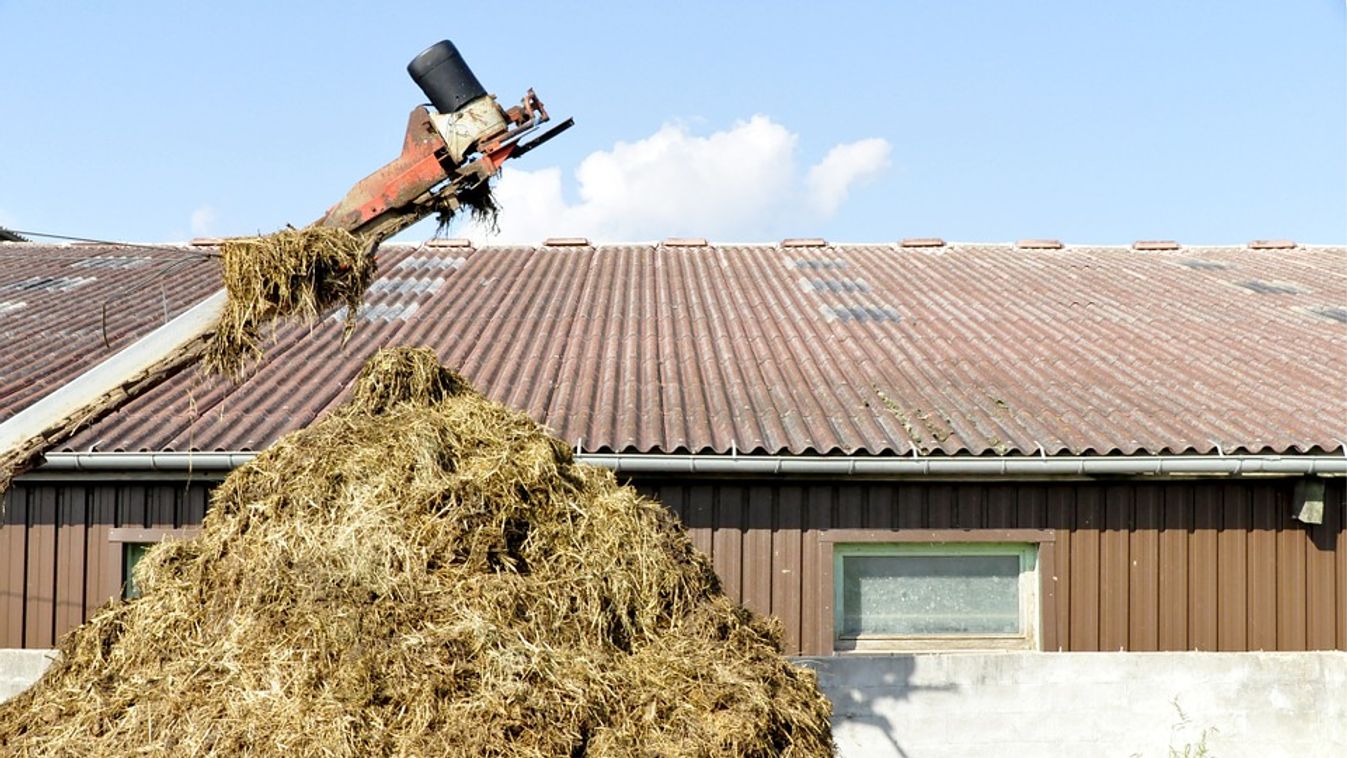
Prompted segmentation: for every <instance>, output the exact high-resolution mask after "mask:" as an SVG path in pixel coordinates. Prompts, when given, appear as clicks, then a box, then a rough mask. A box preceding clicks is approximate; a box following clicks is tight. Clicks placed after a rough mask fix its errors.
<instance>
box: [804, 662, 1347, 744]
mask: <svg viewBox="0 0 1347 758" xmlns="http://www.w3.org/2000/svg"><path fill="white" fill-rule="evenodd" d="M801 662H802V663H804V664H806V665H808V666H810V667H812V668H814V669H816V670H817V671H818V672H819V675H820V684H821V685H822V687H823V689H824V691H825V692H827V694H828V696H829V697H830V698H831V699H832V701H833V707H834V717H833V724H834V735H835V737H836V740H837V745H838V748H839V749H840V750H839V753H840V755H842V756H844V757H846V758H859V757H860V756H865V757H866V758H888V757H894V758H899V757H901V758H940V757H942V756H982V755H987V756H1070V758H1079V757H1080V756H1119V757H1120V758H1129V757H1130V756H1148V757H1149V756H1159V757H1160V758H1167V757H1168V756H1170V755H1175V754H1177V755H1180V756H1184V755H1194V756H1196V755H1209V756H1219V757H1220V758H1237V757H1238V756H1257V757H1258V758H1270V757H1273V756H1296V757H1297V758H1301V757H1309V756H1332V757H1334V758H1342V757H1343V756H1347V653H1343V652H1320V653H986V654H972V653H970V654H945V655H894V656H874V655H865V656H837V657H832V658H809V659H802V660H801ZM1176 704H1177V705H1176ZM1179 709H1182V712H1183V713H1182V715H1181V714H1180V712H1179ZM1185 717H1186V718H1185ZM1204 731H1206V741H1205V744H1206V747H1207V749H1208V752H1207V753H1199V752H1198V746H1199V745H1201V744H1202V742H1203V732H1204ZM1185 748H1187V749H1188V750H1189V752H1188V753H1185V752H1184V750H1185ZM1171 750H1174V751H1177V752H1176V753H1171V752H1170V751H1171Z"/></svg>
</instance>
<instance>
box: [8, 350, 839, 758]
mask: <svg viewBox="0 0 1347 758" xmlns="http://www.w3.org/2000/svg"><path fill="white" fill-rule="evenodd" d="M136 579H137V582H138V583H139V585H140V587H141V588H142V591H143V593H144V594H143V595H142V596H141V597H140V598H138V599H136V600H132V601H129V602H120V601H118V602H114V603H113V604H112V605H110V606H108V607H106V608H104V609H103V610H102V611H100V612H99V613H98V614H97V615H96V616H95V617H94V618H93V619H92V620H90V621H89V622H88V623H87V624H85V625H84V626H82V627H80V628H79V629H77V630H75V631H74V632H72V633H71V634H70V635H68V636H67V637H66V638H65V639H64V640H63V643H62V658H61V659H60V660H59V661H58V662H57V663H56V664H55V665H54V666H53V668H52V670H51V671H50V672H48V674H47V675H46V677H44V678H43V679H42V680H41V681H40V682H39V683H38V684H37V685H36V686H35V687H34V688H32V689H31V690H29V691H27V692H26V693H24V694H22V695H20V696H19V697H18V698H17V699H15V700H13V701H10V702H9V703H6V704H4V705H0V753H4V754H7V755H8V754H19V755H24V754H35V755H71V756H75V755H79V756H85V755H101V756H109V755H128V754H151V755H157V754H162V753H166V754H184V755H195V754H203V753H214V754H222V755H233V754H244V755H280V754H287V755H320V754H321V755H330V756H360V755H424V756H441V755H443V756H549V757H550V756H633V755H638V756H639V755H657V756H774V755H788V756H815V755H830V754H831V753H832V744H831V736H830V730H829V715H830V706H829V704H828V702H827V700H825V699H824V697H823V696H822V695H821V694H820V693H819V692H818V689H817V687H816V683H815V678H814V675H813V674H812V673H811V672H808V671H806V670H803V669H800V668H796V667H795V666H793V665H791V664H790V663H789V661H787V660H786V659H785V658H784V657H783V656H782V655H781V653H780V650H781V648H780V637H779V632H778V629H777V628H776V626H775V625H774V624H773V623H772V622H770V621H766V620H763V619H761V618H757V617H755V616H754V615H752V614H751V613H750V612H748V611H747V610H744V609H743V608H741V607H739V606H737V605H735V604H734V603H732V602H730V600H729V599H728V598H727V597H725V595H724V594H723V593H722V591H721V589H720V587H719V584H718V582H717V579H716V576H715V574H714V573H713V571H712V569H711V567H710V565H709V563H708V561H707V559H706V558H705V557H704V556H703V555H701V554H700V553H698V552H697V551H696V550H695V549H694V548H693V546H692V544H691V542H690V541H689V540H688V538H687V536H686V535H685V533H684V531H683V529H682V528H681V526H680V525H679V524H678V523H677V521H676V519H675V518H674V517H673V516H672V515H670V514H669V513H668V512H667V511H665V510H664V509H663V508H662V507H661V506H659V505H658V504H657V503H654V502H652V501H650V500H647V499H645V498H642V497H641V496H639V495H638V494H636V492H635V491H633V490H632V489H630V488H627V487H623V486H619V485H618V484H617V482H616V481H615V479H614V477H613V475H612V474H611V473H610V472H608V471H606V470H602V469H598V468H592V467H588V466H584V465H581V464H577V463H575V462H574V461H573V460H572V458H571V454H570V451H569V449H568V448H567V446H566V445H565V444H563V443H562V442H561V441H560V440H557V439H555V438H554V437H552V436H550V435H548V434H547V433H546V432H545V431H544V430H543V429H541V428H540V427H539V426H538V425H536V424H535V423H534V422H533V421H531V420H530V419H529V418H528V417H527V416H525V415H523V414H521V413H518V412H515V411H512V410H510V409H508V408H505V407H504V406H501V405H499V404H496V403H493V402H491V401H489V400H487V399H486V398H484V397H483V396H482V395H480V394H478V393H477V392H476V391H475V390H473V389H472V388H470V387H468V386H467V385H466V384H465V383H464V382H463V380H462V379H461V378H460V377H459V376H458V375H457V374H455V373H453V372H452V371H449V370H447V369H444V368H442V367H441V366H440V365H439V363H438V361H437V360H436V359H435V356H434V354H433V353H432V352H430V351H429V350H424V349H406V348H399V349H394V350H388V351H384V352H382V353H380V354H378V355H376V356H375V357H374V358H373V359H372V360H371V361H370V362H369V363H368V364H367V365H366V367H365V369H364V371H363V373H362V374H361V377H360V379H359V381H358V383H357V384H356V386H355V388H354V391H353V393H352V397H351V399H350V401H349V402H348V403H347V404H346V405H345V406H344V407H342V408H340V409H338V410H336V411H334V412H333V413H331V414H329V415H328V416H327V417H325V418H324V419H323V420H321V421H319V422H317V423H315V424H313V425H312V426H310V427H309V428H307V429H303V430H300V431H297V432H295V433H293V434H290V435H288V436H287V437H285V438H284V439H282V440H281V441H280V442H278V443H277V444H276V445H275V446H273V447H272V448H271V449H269V450H268V451H266V452H265V453H263V454H262V455H260V456H258V458H257V459H256V460H255V461H254V462H253V463H251V464H249V465H247V466H244V467H242V468H240V469H238V470H237V471H235V472H234V473H233V474H231V475H230V477H229V478H228V479H227V480H226V481H225V482H224V483H223V484H222V485H221V486H220V487H219V489H218V490H217V491H216V493H215V495H214V500H213V502H212V507H211V510H210V512H209V514H208V515H207V516H206V520H205V524H204V527H203V530H202V533H201V535H200V536H199V537H197V538H195V539H192V540H186V541H179V542H169V543H165V544H163V545H161V546H159V547H157V548H155V549H154V550H152V551H151V552H150V553H149V554H148V555H147V556H146V558H145V559H144V560H143V561H142V563H141V564H140V566H139V567H138V568H137V570H136Z"/></svg>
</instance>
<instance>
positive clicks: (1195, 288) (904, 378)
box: [0, 240, 1347, 455]
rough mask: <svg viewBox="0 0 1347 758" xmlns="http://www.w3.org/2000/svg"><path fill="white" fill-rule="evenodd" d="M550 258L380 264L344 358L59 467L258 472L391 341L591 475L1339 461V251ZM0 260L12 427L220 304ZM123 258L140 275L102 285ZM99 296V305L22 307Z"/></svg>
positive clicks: (272, 365)
mask: <svg viewBox="0 0 1347 758" xmlns="http://www.w3.org/2000/svg"><path fill="white" fill-rule="evenodd" d="M553 242H554V243H555V244H544V245H541V246H530V247H486V248H480V249H478V248H473V247H470V246H467V245H466V244H465V243H463V244H461V245H455V244H454V243H452V242H450V243H440V244H439V245H435V246H385V248H384V249H383V250H382V252H381V261H380V264H381V265H380V270H381V276H380V278H379V280H378V281H377V282H376V283H375V285H374V286H373V288H372V289H371V291H370V293H369V296H368V299H367V304H366V308H365V309H364V311H363V312H362V313H361V314H360V326H359V328H358V329H357V330H356V332H355V334H354V336H353V337H352V339H351V340H350V342H348V343H347V344H346V345H344V346H343V345H341V344H340V333H341V330H342V323H341V320H340V318H339V314H334V315H333V316H331V317H329V318H327V319H326V320H324V321H323V322H322V323H321V324H319V325H318V326H317V327H314V328H310V327H307V326H289V327H284V328H282V329H281V330H279V332H278V335H277V342H276V344H275V345H274V346H272V347H271V348H270V349H269V350H268V356H267V359H266V361H265V362H264V363H263V364H262V365H261V366H260V367H259V369H258V371H257V372H256V374H254V375H253V376H252V377H251V378H250V379H248V380H247V381H245V382H243V383H242V384H240V385H237V386H235V385H231V384H228V383H224V382H220V381H216V380H203V379H202V378H200V377H199V376H197V375H196V373H195V372H194V371H188V372H184V373H183V374H181V375H179V376H178V377H176V378H174V379H172V380H170V381H168V382H166V383H165V384H163V385H161V386H159V387H158V388H156V389H155V390H152V391H151V392H149V393H148V394H146V395H144V396H142V397H141V398H139V399H137V400H135V401H133V402H132V403H130V404H129V405H127V406H126V407H125V408H123V409H122V410H121V411H120V412H118V413H116V414H114V415H113V416H111V417H109V418H108V419H106V420H104V421H103V422H101V423H99V424H97V425H96V426H94V427H93V428H91V429H89V430H87V431H85V432H83V433H81V434H79V435H78V436H76V437H75V438H73V439H72V440H70V442H69V444H68V445H67V447H66V449H68V450H80V451H84V450H99V451H143V450H152V451H158V450H179V451H181V450H257V449H261V448H263V447H266V446H267V445H268V444H270V443H271V442H272V441H274V440H275V439H276V438H277V437H278V436H279V435H281V434H283V433H285V432H287V431H289V430H292V429H295V428H298V427H300V426H302V425H304V424H306V423H308V422H309V421H311V420H312V419H313V418H315V417H316V416H318V415H319V414H321V413H323V412H324V411H325V410H326V409H328V408H331V407H332V406H333V405H334V404H336V403H337V402H339V401H340V399H341V397H342V395H343V393H344V391H345V390H346V388H347V387H348V385H349V384H350V382H351V380H352V379H353V378H354V376H355V374H356V372H357V371H358V369H359V367H360V364H361V362H362V361H363V359H364V358H365V357H366V356H368V355H369V354H371V353H372V352H373V351H374V350H376V349H378V348H379V347H382V346H384V345H395V344H396V345H429V346H431V347H433V348H434V349H435V350H436V351H437V352H438V353H439V354H440V357H441V358H442V359H443V360H444V362H445V363H447V364H448V365H451V366H454V367H456V368H458V369H459V370H461V371H462V372H463V373H464V374H465V375H466V376H467V377H468V378H469V379H470V380H471V381H472V382H473V383H475V384H476V385H477V386H478V387H479V388H481V389H482V390H483V391H485V392H486V393H487V394H488V395H490V396H491V397H493V398H495V399H497V400H500V401H503V402H505V403H508V404H510V405H513V406H515V407H518V408H520V409H523V410H525V411H526V412H528V413H529V414H530V415H532V416H533V417H534V418H536V419H538V420H540V421H542V422H544V423H546V424H547V425H549V426H551V427H552V428H553V429H554V430H556V431H557V432H558V433H559V434H560V435H561V436H562V437H563V438H564V439H566V440H567V441H569V442H572V443H575V444H577V445H579V446H580V447H581V448H582V449H583V450H586V451H592V452H692V453H729V452H731V451H737V452H739V453H744V454H752V453H771V454H804V453H812V454H825V455H826V454H855V455H892V454H896V455H911V454H913V453H914V452H915V453H916V454H921V455H929V454H949V455H958V454H973V455H984V454H1002V455H1004V454H1011V455H1013V454H1026V455H1031V454H1032V455H1037V454H1046V455H1055V454H1075V455H1088V454H1119V453H1120V454H1133V453H1184V452H1194V453H1214V452H1218V451H1220V452H1224V453H1232V452H1251V453H1259V452H1274V453H1283V452H1289V453H1294V452H1324V451H1332V450H1337V449H1339V448H1340V447H1341V446H1342V442H1341V440H1343V439H1347V428H1345V427H1347V391H1344V388H1347V247H1343V246H1304V245H1299V246H1291V247H1288V246H1286V245H1285V244H1281V243H1271V244H1268V243H1263V244H1255V245H1249V246H1196V247H1194V246H1176V245H1172V244H1169V243H1147V244H1137V245H1133V246H1118V247H1103V246H1078V245H1067V246H1060V245H1057V244H1055V243H1052V242H1051V241H1027V242H1025V243H1021V244H991V245H981V244H943V243H939V241H938V240H911V241H908V242H907V243H906V244H882V245H828V244H826V243H823V242H822V241H821V240H797V241H787V242H785V243H782V244H772V245H712V244H705V243H703V242H702V241H699V240H680V241H671V242H668V243H661V244H645V245H610V246H599V247H592V246H589V245H588V244H584V243H583V240H555V241H553ZM938 243H939V244H938ZM2 250H3V255H5V256H10V257H7V258H5V261H10V260H14V259H15V258H14V256H19V257H23V258H26V260H27V261H28V263H27V264H25V265H30V266H32V267H33V268H32V270H31V272H28V270H27V269H25V272H26V273H22V274H21V273H16V272H15V271H11V270H10V267H9V266H8V265H7V266H6V267H5V271H4V275H3V279H2V280H0V300H2V301H4V302H6V303H8V302H12V301H16V300H19V301H26V302H25V305H24V306H23V307H20V308H11V309H10V310H9V311H5V310H4V308H5V306H4V305H0V331H2V332H3V334H4V335H5V347H4V348H3V350H0V354H2V355H0V361H2V362H0V372H4V373H3V374H0V418H3V416H4V415H6V414H9V413H12V412H14V411H15V410H17V409H18V407H22V405H23V404H25V403H26V402H30V401H31V399H32V396H33V394H34V392H35V391H36V388H37V387H39V386H43V387H47V386H49V385H51V384H52V382H53V381H59V380H61V379H65V378H68V377H69V376H70V375H73V373H72V372H77V371H78V370H80V367H87V364H89V363H90V362H91V361H92V360H96V359H97V358H101V357H102V356H103V355H106V353H107V349H106V348H104V347H103V342H102V336H101V333H102V332H103V331H107V332H108V334H109V342H110V344H111V345H112V347H113V348H115V347H117V346H119V345H120V344H124V342H125V341H126V340H127V339H129V336H128V335H132V334H134V333H136V331H137V329H141V330H143V329H144V328H147V327H151V326H154V325H156V324H157V323H158V322H159V321H161V320H162V318H163V314H164V313H168V314H169V315H170V316H171V315H173V314H174V313H177V312H179V311H181V310H182V309H183V308H184V307H185V306H187V305H189V304H190V303H191V302H192V301H193V300H196V299H199V298H200V297H202V296H204V295H205V294H206V293H207V292H208V291H209V290H211V289H212V288H213V287H215V286H216V285H217V283H218V279H216V278H215V276H214V274H213V273H211V271H212V269H211V264H210V262H209V261H208V260H205V261H204V262H203V260H204V259H203V257H202V256H201V255H197V256H196V257H191V256H189V255H187V254H186V253H185V252H184V251H187V252H191V251H193V250H194V251H196V252H197V253H202V252H205V253H209V249H202V248H174V249H171V251H168V250H166V251H165V252H163V253H155V252H153V251H147V250H136V249H129V248H128V249H103V248H73V247H42V246H36V245H5V246H3V248H2ZM175 255H176V256H177V258H174V256H175ZM80 256H85V257H83V258H81V257H80ZM136 257H148V258H151V262H150V263H148V264H144V266H143V267H141V268H136V267H131V264H126V267H121V266H120V265H114V264H111V263H101V264H94V263H90V262H89V261H96V260H104V261H106V260H109V259H119V258H120V259H132V258H136ZM187 259H190V260H191V261H192V262H190V263H181V262H178V263H173V261H175V260H177V261H182V260H187ZM37 261H44V262H43V263H41V264H40V265H39V263H38V262H37ZM58 261H60V263H59V264H58ZM169 265H174V266H176V269H175V270H174V271H173V272H172V273H170V274H169V276H168V277H160V278H154V277H148V276H146V275H145V274H146V273H149V272H161V271H162V270H163V269H164V268H166V267H168V266H169ZM39 268H40V269H41V270H40V271H39V270H38V269H39ZM48 269H51V270H48ZM25 276H26V277H27V278H24V277H25ZM88 276H93V277H96V278H97V281H98V283H99V284H98V286H97V287H90V288H89V289H83V287H87V286H88V285H80V287H78V288H75V289H66V290H60V289H59V287H58V288H56V289H55V290H54V292H51V293H49V292H47V290H46V289H44V287H46V286H47V285H42V286H38V285H33V284H22V282H23V281H27V280H28V279H31V278H32V277H45V278H48V279H56V280H67V279H76V278H79V277H88ZM161 281H163V282H166V284H165V286H163V287H162V289H161V287H160V282H161ZM16 282H18V283H19V284H16ZM131 282H134V283H136V284H135V285H134V286H132V288H131V289H129V290H128V289H126V283H131ZM117 287H121V288H122V289H121V290H119V291H120V294H119V295H118V296H117V298H115V299H107V296H106V294H104V291H105V288H107V289H112V290H115V289H116V288H117ZM33 293H40V294H33ZM104 303H107V304H109V309H108V313H109V317H108V318H107V323H108V324H110V325H112V327H113V328H110V329H104V328H101V327H100V326H99V324H100V322H101V321H102V320H103V319H102V318H101V316H100V314H101V313H102V307H101V306H102V304H104ZM44 325H45V326H44ZM44 329H56V330H58V331H59V332H60V333H59V334H57V335H53V334H50V333H48V332H47V331H44ZM91 354H92V355H94V357H93V358H90V355H91Z"/></svg>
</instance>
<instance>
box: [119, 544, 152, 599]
mask: <svg viewBox="0 0 1347 758" xmlns="http://www.w3.org/2000/svg"><path fill="white" fill-rule="evenodd" d="M151 547H154V546H153V545H151V544H145V543H139V542H131V543H128V544H127V545H126V547H125V549H124V550H123V551H122V559H123V562H124V569H123V570H124V572H125V573H123V574H122V576H124V577H126V583H125V584H124V585H122V596H123V597H125V598H128V599H129V598H133V597H140V588H139V587H137V586H136V577H135V574H134V573H132V570H133V569H135V567H136V564H137V563H140V559H141V558H144V557H145V553H147V552H149V550H150V548H151Z"/></svg>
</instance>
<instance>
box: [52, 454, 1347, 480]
mask: <svg viewBox="0 0 1347 758" xmlns="http://www.w3.org/2000/svg"><path fill="white" fill-rule="evenodd" d="M256 456H257V453H255V452H196V453H177V452H160V453H151V452H142V453H48V454H47V462H46V463H45V464H43V465H42V466H40V467H39V468H38V469H37V470H36V471H35V472H34V474H37V475H42V474H49V473H70V472H109V473H111V472H138V473H144V472H163V473H174V474H182V473H192V472H200V473H207V472H226V471H230V470H232V469H234V468H236V467H238V466H241V465H243V464H245V463H247V462H249V461H251V460H252V459H253V458H255V457H256ZM575 457H576V460H578V461H580V462H582V463H589V464H593V465H596V466H602V467H604V468H609V469H612V470H613V471H615V472H617V473H619V474H704V475H709V476H859V477H918V478H920V477H947V476H953V477H959V476H971V477H1025V478H1033V477H1062V476H1075V477H1089V476H1220V475H1225V476H1246V475H1253V476H1259V475H1263V476H1267V475H1271V476H1312V475H1313V476H1344V475H1347V451H1344V452H1343V453H1338V454H1331V455H1324V454H1315V455H1119V456H1105V455H1100V456H1037V457H1035V456H996V457H984V456H950V457H943V458H942V457H923V458H916V457H912V458H907V457H897V456H892V457H887V456H823V455H719V454H710V455H702V454H692V455H665V454H660V453H579V454H577V455H576V456H575Z"/></svg>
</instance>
